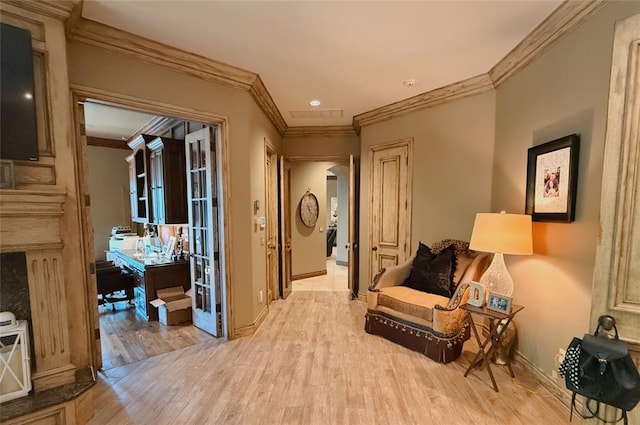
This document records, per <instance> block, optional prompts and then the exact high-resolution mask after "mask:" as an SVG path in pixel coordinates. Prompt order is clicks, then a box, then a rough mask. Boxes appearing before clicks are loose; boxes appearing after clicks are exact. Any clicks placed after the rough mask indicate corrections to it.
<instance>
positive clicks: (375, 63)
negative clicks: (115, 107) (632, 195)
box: [82, 0, 562, 126]
mask: <svg viewBox="0 0 640 425" xmlns="http://www.w3.org/2000/svg"><path fill="white" fill-rule="evenodd" d="M561 3H562V1H560V0H533V1H530V0H529V1H528V0H511V1H483V0H471V1H454V0H449V1H329V0H319V1H212V0H209V1H207V0H200V1H189V0H170V1H159V0H135V1H118V0H85V2H84V6H83V12H82V15H83V16H84V17H85V18H87V19H91V20H94V21H98V22H101V23H104V24H107V25H110V26H112V27H116V28H119V29H122V30H125V31H128V32H131V33H134V34H137V35H140V36H143V37H146V38H150V39H153V40H157V41H159V42H162V43H165V44H168V45H171V46H174V47H177V48H180V49H183V50H186V51H190V52H193V53H197V54H200V55H203V56H206V57H209V58H211V59H214V60H217V61H220V62H225V63H228V64H230V65H234V66H237V67H240V68H244V69H246V70H248V71H252V72H255V73H257V74H259V75H260V77H261V78H262V80H263V81H264V83H265V85H266V87H267V89H268V90H269V92H270V94H271V96H272V97H273V99H274V101H275V103H276V105H277V107H278V109H279V110H280V113H281V114H282V116H283V118H284V119H285V121H286V122H287V125H288V126H318V125H322V126H324V125H350V124H351V123H352V118H353V116H354V115H357V114H360V113H363V112H367V111H370V110H372V109H375V108H378V107H381V106H384V105H388V104H390V103H393V102H396V101H399V100H402V99H406V98H408V97H412V96H415V95H417V94H420V93H424V92H427V91H430V90H433V89H436V88H438V87H442V86H445V85H448V84H450V83H454V82H457V81H460V80H464V79H467V78H469V77H473V76H476V75H478V74H483V73H486V72H487V71H489V69H490V68H491V67H492V66H493V65H495V64H496V63H497V62H498V61H499V60H500V59H502V58H503V57H504V56H505V55H506V54H507V53H508V52H509V51H510V50H511V49H512V48H513V47H515V46H516V45H517V44H518V43H519V42H520V41H521V40H522V39H523V38H524V37H525V36H526V35H527V34H528V33H529V32H530V31H531V30H533V29H534V28H535V27H536V26H537V25H538V24H539V23H541V22H542V21H543V20H544V19H545V18H546V17H547V16H548V15H549V14H550V13H551V12H552V11H553V10H554V9H555V8H556V7H558V6H559V5H560V4H561ZM408 79H415V80H416V84H415V86H414V87H412V88H407V87H406V86H405V85H404V84H403V83H404V81H406V80H408ZM312 99H319V100H321V101H322V105H321V106H319V107H318V108H315V109H316V110H317V109H320V110H334V109H335V110H342V111H343V113H342V114H341V116H336V115H340V114H337V113H336V112H335V111H325V113H323V114H318V115H324V116H328V117H323V118H293V117H292V115H291V112H292V111H309V110H313V109H314V108H312V107H311V106H310V105H309V101H310V100H312ZM330 112H331V113H330Z"/></svg>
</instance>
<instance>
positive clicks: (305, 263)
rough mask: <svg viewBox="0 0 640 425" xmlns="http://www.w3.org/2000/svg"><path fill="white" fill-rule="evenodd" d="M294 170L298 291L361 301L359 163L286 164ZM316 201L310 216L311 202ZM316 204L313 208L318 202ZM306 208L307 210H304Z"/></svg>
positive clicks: (294, 161) (292, 196)
mask: <svg viewBox="0 0 640 425" xmlns="http://www.w3.org/2000/svg"><path fill="white" fill-rule="evenodd" d="M286 160H287V162H288V163H289V168H290V182H289V186H290V188H289V191H290V201H289V203H290V208H289V209H290V211H289V213H288V214H287V215H286V216H285V219H286V220H290V223H291V236H290V238H289V240H290V242H289V243H288V244H287V245H290V247H291V252H292V254H291V278H292V280H293V284H292V289H293V290H295V291H336V292H345V293H349V292H351V293H352V295H355V296H357V293H358V288H357V280H356V279H354V278H353V277H354V276H356V273H357V272H356V270H357V267H358V266H357V254H356V251H357V243H355V242H354V241H355V237H356V236H357V231H355V230H354V228H355V225H356V224H357V214H356V211H357V208H356V204H357V197H356V196H355V193H356V191H355V187H356V186H357V184H356V182H355V180H352V179H353V178H355V176H356V170H355V164H354V163H353V161H354V159H353V157H351V158H331V159H330V160H327V158H313V159H310V158H287V159H286ZM310 196H312V197H313V198H312V199H315V200H316V201H317V212H315V210H316V207H315V205H314V206H313V208H311V210H312V211H314V214H312V215H311V216H309V214H310V213H309V209H308V206H306V205H305V202H306V198H308V197H310ZM316 201H314V202H316ZM304 208H306V210H303V209H304Z"/></svg>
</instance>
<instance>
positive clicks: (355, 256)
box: [347, 155, 360, 298]
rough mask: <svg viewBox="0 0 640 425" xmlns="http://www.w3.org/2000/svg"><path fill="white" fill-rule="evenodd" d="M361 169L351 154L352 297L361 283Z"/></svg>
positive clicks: (350, 260) (349, 243)
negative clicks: (359, 235)
mask: <svg viewBox="0 0 640 425" xmlns="http://www.w3.org/2000/svg"><path fill="white" fill-rule="evenodd" d="M358 173H359V170H358V163H357V162H356V159H355V158H354V157H353V155H350V156H349V225H348V227H349V236H348V244H347V249H348V254H349V274H348V276H349V277H348V283H349V290H350V291H351V296H352V298H358V291H359V283H358V274H359V273H358V271H359V263H360V261H359V249H358V234H359V232H358V230H359V229H358V227H359V226H358V223H359V221H358V214H359V208H358V206H359V199H358V197H359V190H358V188H359V178H358V177H359V174H358Z"/></svg>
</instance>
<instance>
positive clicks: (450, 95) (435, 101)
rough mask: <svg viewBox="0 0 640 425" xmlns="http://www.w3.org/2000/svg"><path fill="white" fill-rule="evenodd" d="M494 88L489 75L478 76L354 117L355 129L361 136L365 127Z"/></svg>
mask: <svg viewBox="0 0 640 425" xmlns="http://www.w3.org/2000/svg"><path fill="white" fill-rule="evenodd" d="M493 88H494V87H493V82H492V81H491V79H490V78H489V75H487V74H481V75H476V76H475V77H471V78H467V79H466V80H462V81H458V82H457V83H453V84H449V85H447V86H444V87H440V88H437V89H435V90H431V91H428V92H425V93H421V94H419V95H417V96H413V97H410V98H408V99H404V100H401V101H399V102H395V103H391V104H389V105H386V106H382V107H380V108H376V109H373V110H371V111H369V112H364V113H362V114H358V115H355V116H354V117H353V128H354V129H355V130H356V132H357V133H358V134H359V133H360V128H361V127H362V126H364V125H369V124H374V123H377V122H380V121H385V120H388V119H391V118H394V117H397V116H398V115H403V114H406V113H409V112H414V111H419V110H421V109H426V108H431V107H433V106H436V105H441V104H443V103H446V102H450V101H452V100H454V99H460V98H463V97H467V96H472V95H475V94H479V93H483V92H486V91H488V90H492V89H493Z"/></svg>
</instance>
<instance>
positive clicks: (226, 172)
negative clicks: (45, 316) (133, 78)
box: [70, 85, 235, 369]
mask: <svg viewBox="0 0 640 425" xmlns="http://www.w3.org/2000/svg"><path fill="white" fill-rule="evenodd" d="M70 89H71V99H72V105H71V112H72V119H73V128H74V132H73V134H72V136H71V137H72V141H73V143H74V146H75V147H76V148H75V151H74V161H75V165H76V178H77V180H78V185H77V188H78V189H77V192H76V196H77V198H78V199H80V200H82V202H81V205H83V208H81V209H80V210H79V216H80V217H79V218H80V225H81V229H80V237H81V243H82V247H83V249H82V252H81V253H80V259H81V260H82V262H83V264H84V265H85V267H84V268H83V270H85V273H86V276H83V281H84V282H85V285H86V288H85V289H86V291H85V293H86V294H87V299H86V308H87V323H88V328H87V333H88V335H89V340H90V341H91V359H90V363H91V365H92V366H93V367H94V369H98V368H99V367H101V365H102V357H101V353H100V348H99V347H96V346H97V341H98V336H99V331H100V323H99V318H98V315H97V314H94V312H96V311H97V309H98V301H97V296H96V297H94V296H93V294H95V293H96V288H93V291H92V286H91V285H93V286H94V287H95V285H96V283H95V282H96V276H95V252H94V249H93V243H92V240H91V238H90V237H89V235H91V233H92V231H93V230H92V228H91V227H90V226H91V223H92V219H91V206H90V202H89V199H90V198H89V190H88V160H87V155H86V153H87V138H86V134H85V129H84V124H83V123H82V117H80V116H79V115H78V111H77V109H76V106H77V105H78V104H79V103H83V102H85V101H86V100H88V99H93V100H97V101H99V102H105V103H109V104H114V105H118V106H122V107H124V108H129V109H132V110H136V111H140V112H147V113H151V114H156V115H162V116H166V117H172V118H177V119H181V120H185V121H196V122H201V123H203V124H205V125H210V126H219V131H220V135H221V140H220V143H221V147H220V151H221V152H220V153H221V155H222V161H221V162H222V170H221V171H222V197H223V198H222V199H223V202H224V204H223V205H224V210H223V222H224V240H223V241H224V254H225V255H224V257H225V261H224V265H225V267H224V281H225V284H224V285H221V288H222V290H223V291H224V294H223V299H224V301H225V302H224V305H223V306H222V310H223V314H222V320H223V323H222V329H223V335H224V338H225V339H227V340H229V339H234V337H235V335H234V331H233V329H234V327H233V326H232V325H233V311H232V308H231V307H232V306H233V294H232V292H231V281H232V272H231V270H232V265H233V260H232V256H231V253H232V247H233V241H232V238H231V236H230V235H231V228H232V214H231V207H230V206H231V193H230V188H231V185H230V169H229V163H230V162H229V122H228V118H227V117H225V116H223V115H217V114H214V113H210V112H203V111H196V110H194V109H189V108H185V107H182V106H177V105H173V104H168V103H163V102H157V101H151V100H148V99H143V98H138V97H134V96H127V95H122V94H119V93H115V92H111V91H107V90H102V89H96V88H91V87H84V86H78V85H71V86H70Z"/></svg>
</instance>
